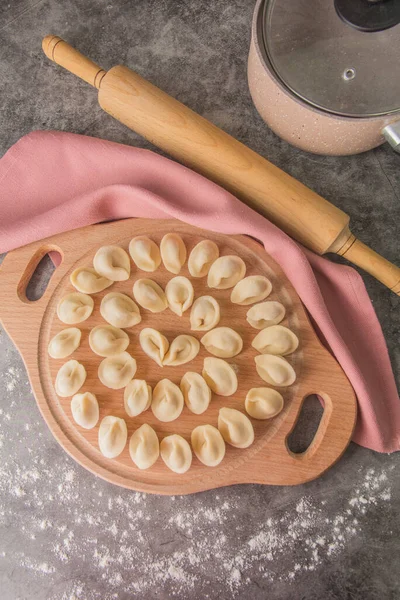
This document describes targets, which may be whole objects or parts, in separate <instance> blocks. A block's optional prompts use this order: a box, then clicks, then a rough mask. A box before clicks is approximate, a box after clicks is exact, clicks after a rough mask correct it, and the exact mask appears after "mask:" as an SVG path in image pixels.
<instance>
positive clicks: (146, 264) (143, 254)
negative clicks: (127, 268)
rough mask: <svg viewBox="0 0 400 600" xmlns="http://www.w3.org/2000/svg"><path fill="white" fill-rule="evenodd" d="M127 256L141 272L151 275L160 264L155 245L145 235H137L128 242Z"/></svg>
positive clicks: (159, 256) (158, 253)
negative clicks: (129, 256) (128, 255)
mask: <svg viewBox="0 0 400 600" xmlns="http://www.w3.org/2000/svg"><path fill="white" fill-rule="evenodd" d="M129 254H130V255H131V257H132V260H133V262H134V263H135V265H136V266H137V268H138V269H140V270H141V271H147V272H148V273H152V272H154V271H156V270H157V269H158V267H159V266H160V264H161V255H160V250H159V248H158V246H157V244H156V243H155V242H153V240H151V239H150V238H148V237H147V236H145V235H138V236H137V237H134V238H133V239H132V240H131V241H130V243H129Z"/></svg>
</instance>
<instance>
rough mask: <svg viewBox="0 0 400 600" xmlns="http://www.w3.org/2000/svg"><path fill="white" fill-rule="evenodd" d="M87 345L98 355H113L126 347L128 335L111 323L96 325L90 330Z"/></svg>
mask: <svg viewBox="0 0 400 600" xmlns="http://www.w3.org/2000/svg"><path fill="white" fill-rule="evenodd" d="M89 346H90V347H91V349H92V350H93V352H94V353H95V354H98V355H99V356H114V355H115V354H121V352H124V350H126V349H127V347H128V346H129V335H128V334H127V333H125V331H122V329H119V328H118V327H114V326H113V325H98V326H97V327H93V329H92V330H91V331H90V334H89Z"/></svg>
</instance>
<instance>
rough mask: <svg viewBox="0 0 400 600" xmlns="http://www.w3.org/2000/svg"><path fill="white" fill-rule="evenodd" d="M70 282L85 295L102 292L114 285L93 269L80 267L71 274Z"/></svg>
mask: <svg viewBox="0 0 400 600" xmlns="http://www.w3.org/2000/svg"><path fill="white" fill-rule="evenodd" d="M70 281H71V283H72V285H73V286H74V288H75V289H77V290H78V292H82V293H83V294H96V293H97V292H102V291H103V290H105V289H106V288H108V287H110V285H112V284H113V283H114V282H113V281H111V279H108V278H107V277H104V276H103V275H100V274H99V273H97V271H95V269H92V268H91V267H78V269H75V271H73V272H72V273H71V276H70Z"/></svg>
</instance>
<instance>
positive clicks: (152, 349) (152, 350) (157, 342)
mask: <svg viewBox="0 0 400 600" xmlns="http://www.w3.org/2000/svg"><path fill="white" fill-rule="evenodd" d="M139 342H140V345H141V347H142V350H143V352H144V353H145V354H147V356H150V358H152V359H153V360H154V361H155V362H156V363H157V364H158V366H159V367H162V366H163V361H164V357H165V355H166V353H167V351H168V348H169V341H168V340H167V338H166V337H165V335H163V334H162V333H160V332H159V331H157V330H156V329H153V328H152V327H145V328H144V329H142V331H141V332H140V335H139Z"/></svg>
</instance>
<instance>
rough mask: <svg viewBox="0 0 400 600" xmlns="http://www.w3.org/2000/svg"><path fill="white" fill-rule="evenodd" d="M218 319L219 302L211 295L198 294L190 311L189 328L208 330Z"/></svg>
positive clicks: (216, 323)
mask: <svg viewBox="0 0 400 600" xmlns="http://www.w3.org/2000/svg"><path fill="white" fill-rule="evenodd" d="M219 319H220V309H219V304H218V302H217V301H216V300H215V298H213V297H212V296H200V298H197V300H195V302H194V304H193V306H192V310H191V311H190V329H192V331H209V330H210V329H212V328H213V327H215V326H216V325H218V323H219Z"/></svg>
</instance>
